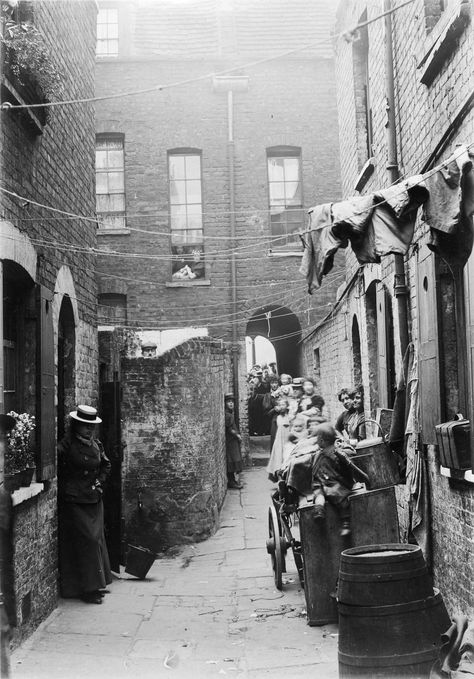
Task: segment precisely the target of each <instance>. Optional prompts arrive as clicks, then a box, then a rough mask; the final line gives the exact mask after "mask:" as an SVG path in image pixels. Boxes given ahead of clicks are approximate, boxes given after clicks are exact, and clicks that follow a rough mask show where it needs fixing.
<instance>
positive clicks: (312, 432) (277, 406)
mask: <svg viewBox="0 0 474 679" xmlns="http://www.w3.org/2000/svg"><path fill="white" fill-rule="evenodd" d="M288 378H289V376H286V375H282V376H281V378H280V380H279V382H277V383H276V385H275V387H274V388H272V392H271V393H272V395H273V398H274V405H273V408H272V413H271V415H272V421H271V430H270V433H271V455H270V460H269V463H268V465H267V471H268V476H269V478H270V480H271V481H273V482H276V483H278V491H277V493H276V494H275V500H277V501H278V502H279V505H280V511H282V512H288V513H289V512H292V511H295V510H296V509H297V506H298V502H299V500H300V499H301V498H302V497H305V498H308V497H310V498H311V501H312V502H314V505H315V517H316V518H317V519H324V518H325V503H326V501H328V502H330V503H331V504H332V505H334V506H335V508H336V509H337V511H338V514H339V517H340V520H341V529H340V532H341V535H342V536H347V535H349V533H350V522H349V516H350V514H349V500H348V497H349V495H350V494H351V493H352V492H353V491H354V489H355V488H357V487H359V488H362V487H363V486H361V485H360V484H361V483H363V484H365V487H367V488H368V487H369V479H368V477H367V475H366V474H365V473H364V472H363V471H362V470H360V469H359V468H358V467H357V466H356V465H355V464H354V463H353V462H352V461H351V459H350V457H351V454H354V452H355V451H354V449H353V447H352V446H351V444H352V445H353V444H354V441H353V440H351V441H350V442H349V440H348V438H347V436H344V435H343V434H342V433H341V432H338V431H336V428H335V427H333V426H332V425H331V424H330V423H329V422H328V421H327V419H326V418H325V417H324V416H323V414H322V409H323V406H324V400H323V398H322V397H321V396H319V395H318V394H316V390H315V385H314V382H313V380H311V379H310V378H294V379H293V380H291V378H290V380H288Z"/></svg>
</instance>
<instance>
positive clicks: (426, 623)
mask: <svg viewBox="0 0 474 679" xmlns="http://www.w3.org/2000/svg"><path fill="white" fill-rule="evenodd" d="M338 612H339V676H340V678H341V679H344V678H347V677H370V679H381V678H382V677H383V678H384V679H389V678H391V679H398V678H399V677H411V678H412V679H415V678H416V679H418V678H420V679H421V678H422V677H426V678H428V677H429V674H430V669H431V666H432V665H433V663H434V661H435V660H436V659H437V656H438V649H439V646H440V641H441V639H440V637H441V634H442V633H443V632H445V631H446V630H447V629H448V627H449V626H450V624H451V623H450V619H449V616H448V613H447V611H446V608H445V605H444V603H443V600H442V598H441V595H440V594H439V592H437V591H436V590H433V587H432V585H431V580H430V578H429V575H428V573H427V570H426V565H425V562H424V559H423V555H422V553H421V550H420V548H419V547H417V546H415V545H400V544H387V545H369V546H365V547H355V548H352V549H347V550H345V551H344V552H342V554H341V568H340V574H339V585H338Z"/></svg>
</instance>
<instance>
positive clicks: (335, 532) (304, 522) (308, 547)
mask: <svg viewBox="0 0 474 679" xmlns="http://www.w3.org/2000/svg"><path fill="white" fill-rule="evenodd" d="M298 514H299V523H300V537H301V548H302V553H303V567H304V595H305V599H306V615H307V622H308V625H311V626H315V625H326V624H328V623H331V622H337V606H336V589H337V578H338V573H339V557H340V555H341V552H342V550H343V548H344V541H343V538H342V537H341V536H340V535H339V532H340V527H341V526H340V519H339V516H338V513H337V511H336V509H335V508H334V507H333V506H332V505H330V504H329V503H327V505H326V518H325V520H324V521H322V520H316V519H315V518H314V504H311V503H304V502H303V503H301V504H300V505H299V508H298Z"/></svg>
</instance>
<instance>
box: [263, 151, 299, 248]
mask: <svg viewBox="0 0 474 679" xmlns="http://www.w3.org/2000/svg"><path fill="white" fill-rule="evenodd" d="M267 169H268V196H269V207H270V224H271V232H272V236H275V237H278V239H277V240H275V243H274V247H279V246H283V247H285V248H288V247H289V246H290V247H292V248H293V247H296V246H299V245H300V241H299V237H298V236H297V235H294V234H297V233H298V231H301V230H302V229H303V227H304V210H303V190H302V177H301V149H300V148H299V147H293V146H288V147H285V146H275V147H272V148H269V149H267Z"/></svg>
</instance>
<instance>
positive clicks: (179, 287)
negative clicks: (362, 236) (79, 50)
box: [96, 0, 342, 419]
mask: <svg viewBox="0 0 474 679" xmlns="http://www.w3.org/2000/svg"><path fill="white" fill-rule="evenodd" d="M99 4H100V8H101V11H100V13H99V23H98V59H97V93H98V94H100V95H108V94H111V93H116V92H127V91H134V90H137V89H140V90H142V91H143V92H142V94H139V95H137V96H129V97H127V98H117V99H106V100H104V101H99V102H98V103H97V109H96V119H97V210H98V214H99V220H100V223H101V228H99V231H98V243H99V248H100V250H101V252H103V251H105V250H113V251H114V253H115V254H114V256H113V257H112V256H103V255H102V256H100V258H99V265H98V268H99V295H100V303H101V305H100V314H101V320H102V325H104V326H109V327H110V326H113V325H114V324H117V325H124V324H125V325H126V326H127V325H128V326H132V327H133V328H135V329H137V330H139V335H140V338H141V340H154V341H155V342H156V343H157V344H158V351H159V352H160V351H164V350H166V349H167V348H168V347H169V346H172V345H173V343H177V342H179V341H182V340H185V339H186V338H187V337H189V336H193V335H195V336H196V335H203V334H208V335H210V336H212V337H215V338H222V339H224V340H225V341H228V342H231V343H232V344H233V346H234V348H235V349H238V350H239V352H240V356H239V355H238V354H236V358H235V367H234V382H235V384H234V388H235V392H236V393H238V394H239V397H240V401H241V403H240V412H241V416H243V417H244V419H245V407H244V404H245V399H246V384H245V373H246V360H245V337H246V335H247V336H251V337H255V336H256V335H263V336H264V337H267V336H268V337H269V338H270V339H271V340H272V341H273V343H274V345H275V347H276V352H277V361H278V368H279V370H280V371H286V372H290V373H291V374H293V375H295V374H298V373H299V372H300V370H301V368H302V364H301V356H300V352H299V347H298V345H297V344H296V343H295V338H296V339H297V338H298V336H299V335H300V333H301V329H302V328H307V327H309V326H311V325H313V324H314V323H315V322H316V321H317V320H318V319H320V318H322V316H323V314H324V310H325V308H326V305H327V303H328V301H329V299H332V296H333V291H334V290H335V288H336V287H337V285H338V284H339V282H340V280H341V279H342V276H341V275H340V273H339V272H338V271H335V273H334V274H333V275H332V276H331V277H329V279H328V281H327V283H326V284H325V286H323V288H322V289H321V290H320V291H319V293H318V295H315V297H314V299H312V300H310V302H308V299H307V298H306V296H305V295H304V283H303V281H301V280H300V279H298V275H297V264H298V262H297V259H295V257H294V255H295V250H296V251H298V252H300V251H301V244H300V243H299V239H298V237H295V236H294V235H292V234H293V233H294V232H295V231H297V230H298V229H300V228H302V227H303V225H304V224H305V211H306V209H307V208H308V207H310V206H311V205H312V204H314V203H315V202H317V201H318V200H320V199H321V198H322V197H323V196H328V195H330V196H332V197H333V198H337V197H338V196H339V192H340V184H339V162H338V152H337V114H336V100H335V88H334V73H333V68H334V64H333V58H332V47H331V41H330V27H331V22H332V19H333V15H332V14H333V13H332V8H331V3H330V2H325V1H324V0H318V1H317V2H309V1H307V0H298V1H297V2H292V3H288V2H286V0H277V1H276V2H275V0H271V1H270V0H268V1H267V0H266V1H265V2H258V3H253V2H250V0H249V1H244V2H241V1H239V2H233V1H231V2H222V1H221V0H206V1H204V2H202V1H201V2H195V1H193V0H190V1H189V2H185V3H175V2H167V1H163V2H147V1H145V0H136V1H134V2H130V3H126V5H125V3H120V2H117V3H114V2H104V3H99ZM291 51H292V53H290V54H286V53H287V52H291ZM282 54H283V56H280V57H279V58H275V57H276V56H277V55H282ZM207 74H215V75H214V76H212V75H209V77H203V76H207ZM160 85H163V86H164V87H163V88H162V89H159V86H160ZM315 93H317V96H314V95H315ZM341 261H342V260H341Z"/></svg>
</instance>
